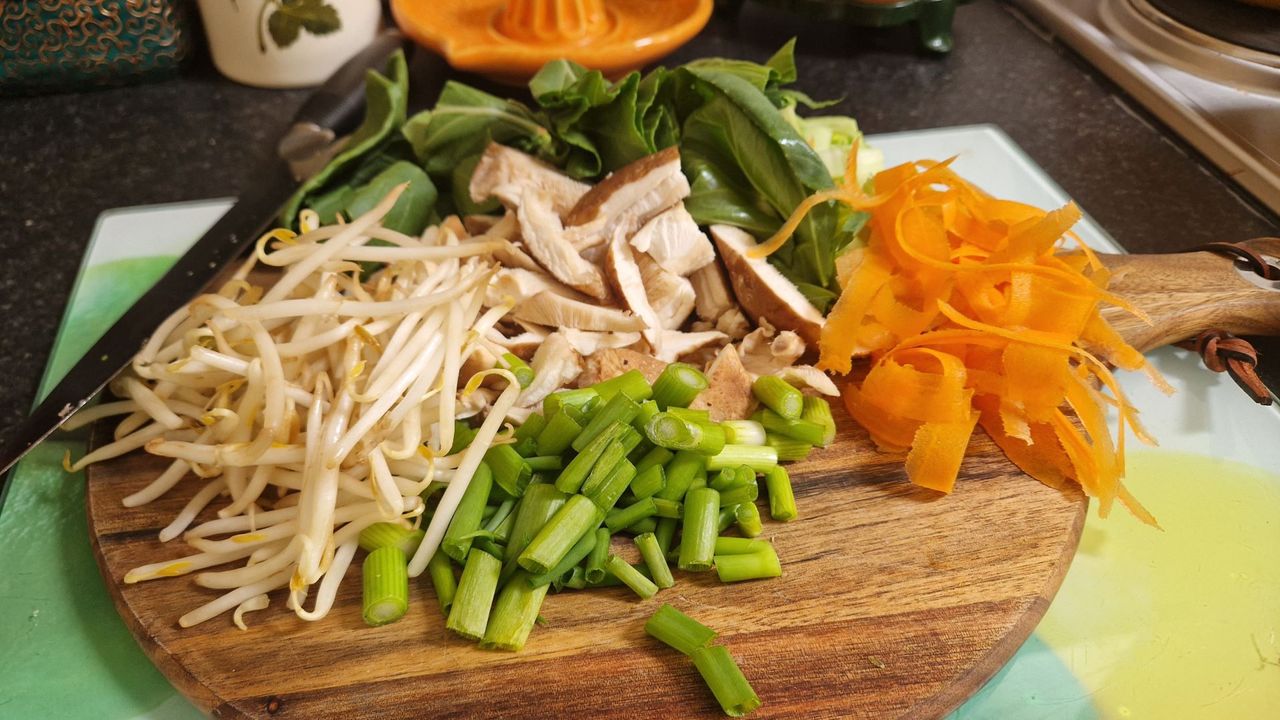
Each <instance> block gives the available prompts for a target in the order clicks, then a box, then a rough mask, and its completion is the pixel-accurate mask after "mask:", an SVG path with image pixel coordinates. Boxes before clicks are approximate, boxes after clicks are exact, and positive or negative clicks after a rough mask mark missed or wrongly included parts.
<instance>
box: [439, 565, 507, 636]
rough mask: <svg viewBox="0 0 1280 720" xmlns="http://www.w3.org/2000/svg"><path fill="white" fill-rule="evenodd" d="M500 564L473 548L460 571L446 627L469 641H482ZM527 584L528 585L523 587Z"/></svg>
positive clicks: (499, 571)
mask: <svg viewBox="0 0 1280 720" xmlns="http://www.w3.org/2000/svg"><path fill="white" fill-rule="evenodd" d="M501 572H502V563H501V562H500V561H499V560H498V559H497V558H495V557H494V556H492V555H490V554H489V553H487V552H485V551H483V550H480V549H478V548H472V549H471V552H470V553H468V554H467V563H466V565H464V566H463V568H462V579H461V580H459V581H458V591H457V592H456V593H454V596H453V607H452V608H451V609H450V610H449V619H448V620H447V621H446V622H445V627H447V628H449V629H450V630H452V631H453V632H455V633H458V634H459V635H461V636H462V637H464V638H467V639H468V640H479V639H480V638H482V637H484V631H485V627H486V626H487V625H488V624H489V608H490V607H492V605H493V596H494V593H495V592H496V591H497V589H498V575H499V574H500V573H501ZM526 584H527V583H526Z"/></svg>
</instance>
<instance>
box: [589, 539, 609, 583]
mask: <svg viewBox="0 0 1280 720" xmlns="http://www.w3.org/2000/svg"><path fill="white" fill-rule="evenodd" d="M595 536H596V541H595V543H594V544H593V545H592V547H591V552H590V553H589V554H588V555H587V569H586V578H587V582H592V583H598V582H600V581H601V580H603V579H604V576H605V571H604V563H605V560H608V559H609V537H610V536H609V530H608V529H607V528H597V529H596V531H595Z"/></svg>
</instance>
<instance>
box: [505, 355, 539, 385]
mask: <svg viewBox="0 0 1280 720" xmlns="http://www.w3.org/2000/svg"><path fill="white" fill-rule="evenodd" d="M498 362H499V364H501V365H502V367H505V368H506V369H508V370H510V371H511V374H512V375H515V376H516V382H518V383H520V387H522V388H527V387H529V386H530V385H532V384H533V368H531V367H529V363H527V362H525V361H524V360H521V359H520V358H518V357H516V355H515V354H514V353H503V354H502V355H501V356H500V357H499V358H498Z"/></svg>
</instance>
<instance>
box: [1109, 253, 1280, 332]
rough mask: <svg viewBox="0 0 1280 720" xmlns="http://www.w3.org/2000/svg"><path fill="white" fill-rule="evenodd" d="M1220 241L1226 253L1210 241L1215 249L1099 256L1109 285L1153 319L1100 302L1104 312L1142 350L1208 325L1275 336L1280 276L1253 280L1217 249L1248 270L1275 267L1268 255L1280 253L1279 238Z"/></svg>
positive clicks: (1279, 255)
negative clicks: (1144, 320) (1136, 315)
mask: <svg viewBox="0 0 1280 720" xmlns="http://www.w3.org/2000/svg"><path fill="white" fill-rule="evenodd" d="M1222 245H1225V246H1226V247H1229V248H1231V250H1226V249H1225V248H1222V247H1221V246H1219V245H1218V244H1214V245H1213V246H1211V248H1209V249H1210V250H1212V252H1209V251H1189V252H1185V253H1174V254H1165V255H1104V256H1102V260H1103V264H1104V265H1105V266H1106V267H1107V269H1108V270H1110V271H1111V273H1112V277H1111V283H1110V285H1109V289H1110V290H1111V291H1112V292H1114V293H1115V294H1117V295H1119V296H1121V297H1123V298H1125V299H1126V300H1128V301H1129V302H1131V303H1133V304H1134V305H1136V306H1137V307H1139V308H1141V309H1142V310H1143V311H1144V312H1146V313H1147V314H1148V315H1149V316H1150V317H1151V323H1150V324H1147V323H1145V322H1143V321H1142V320H1141V319H1139V318H1137V317H1134V316H1133V315H1132V314H1130V313H1128V312H1126V311H1124V310H1122V309H1120V308H1116V307H1104V308H1103V311H1102V312H1103V316H1104V317H1105V318H1106V319H1107V320H1108V321H1109V322H1111V324H1112V326H1113V327H1115V328H1116V330H1117V331H1118V332H1119V333H1120V334H1121V336H1123V337H1124V338H1125V340H1126V341H1128V342H1129V343H1130V344H1131V345H1133V346H1134V347H1136V348H1137V349H1138V350H1140V351H1142V352H1146V351H1148V350H1154V349H1155V348H1158V347H1162V346H1164V345H1171V344H1173V343H1177V342H1181V341H1183V340H1187V339H1190V338H1195V337H1196V336H1198V335H1199V334H1200V333H1201V332H1204V331H1205V330H1208V329H1214V330H1221V331H1223V332H1227V333H1230V334H1232V335H1236V336H1240V335H1280V280H1266V279H1258V280H1257V281H1251V280H1250V279H1249V278H1248V277H1246V276H1243V275H1241V272H1240V268H1239V266H1238V265H1237V264H1236V263H1235V262H1233V261H1232V260H1229V259H1227V258H1224V257H1221V256H1219V255H1218V254H1217V253H1222V252H1229V253H1230V254H1231V255H1232V256H1233V257H1238V258H1242V259H1243V261H1244V262H1246V263H1249V266H1250V267H1251V268H1261V269H1262V272H1264V273H1269V272H1273V271H1271V270H1267V267H1270V266H1269V264H1268V263H1267V262H1266V260H1265V257H1267V256H1269V257H1272V258H1280V238H1257V239H1255V240H1250V241H1247V242H1245V243H1240V244H1239V245H1238V246H1237V245H1232V244H1230V243H1223V244H1222ZM1255 257H1256V258H1257V259H1256V260H1254V259H1253V258H1255ZM1255 263H1257V264H1256V265H1255ZM1255 271H1256V270H1255Z"/></svg>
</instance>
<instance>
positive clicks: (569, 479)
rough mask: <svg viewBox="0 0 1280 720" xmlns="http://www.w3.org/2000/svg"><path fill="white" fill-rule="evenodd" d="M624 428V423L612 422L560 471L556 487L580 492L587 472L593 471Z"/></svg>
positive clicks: (565, 490) (564, 490)
mask: <svg viewBox="0 0 1280 720" xmlns="http://www.w3.org/2000/svg"><path fill="white" fill-rule="evenodd" d="M622 428H623V425H621V424H619V423H611V424H610V425H609V426H608V427H607V428H605V429H604V430H602V431H601V432H600V434H598V435H597V436H596V437H595V439H594V440H592V441H591V443H590V444H588V445H587V446H586V447H584V448H583V449H582V451H581V452H580V453H578V454H577V455H576V456H574V458H573V459H572V460H570V461H569V464H568V465H566V466H565V468H564V471H563V472H561V473H560V477H558V478H556V487H557V488H558V489H559V490H560V491H561V492H566V493H576V492H578V490H579V489H581V488H582V483H583V482H585V481H586V479H587V474H588V473H589V472H591V468H593V467H595V464H596V461H598V460H599V459H600V456H601V455H603V454H604V451H605V450H607V449H608V448H609V446H610V445H611V444H612V443H613V441H614V440H615V439H617V437H618V436H619V435H620V434H621V432H622Z"/></svg>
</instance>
